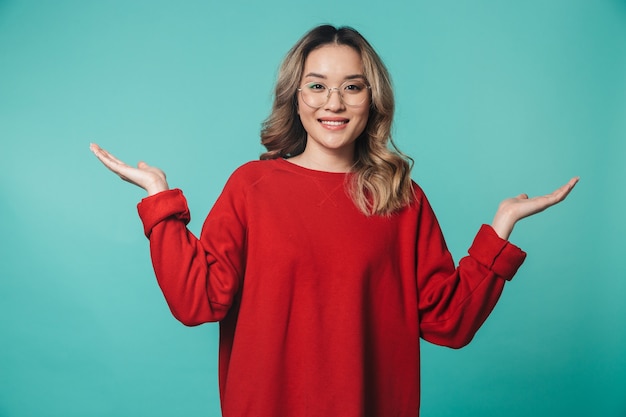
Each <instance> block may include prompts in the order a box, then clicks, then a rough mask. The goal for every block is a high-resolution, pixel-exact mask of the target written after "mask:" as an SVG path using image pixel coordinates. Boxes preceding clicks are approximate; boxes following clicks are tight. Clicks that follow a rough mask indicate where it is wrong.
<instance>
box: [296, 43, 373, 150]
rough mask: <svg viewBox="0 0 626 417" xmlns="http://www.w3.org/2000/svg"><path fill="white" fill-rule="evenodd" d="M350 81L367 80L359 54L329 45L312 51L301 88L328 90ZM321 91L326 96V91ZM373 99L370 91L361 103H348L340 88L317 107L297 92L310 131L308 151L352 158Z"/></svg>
mask: <svg viewBox="0 0 626 417" xmlns="http://www.w3.org/2000/svg"><path fill="white" fill-rule="evenodd" d="M351 80H352V81H355V84H358V83H367V80H366V79H365V75H364V73H363V64H362V62H361V57H360V55H359V53H358V52H357V51H355V50H354V49H353V48H351V47H349V46H346V45H336V44H329V45H324V46H321V47H319V48H317V49H315V50H313V51H312V52H311V53H309V55H308V57H307V59H306V61H305V63H304V71H303V73H302V78H301V81H300V87H301V88H303V87H305V86H307V85H310V83H320V84H324V85H325V86H326V87H327V88H328V89H334V88H339V87H340V86H342V84H344V83H345V82H346V81H351ZM350 85H351V84H350ZM345 86H346V85H345V84H344V87H345ZM315 88H317V85H316V87H315ZM348 88H353V87H348ZM320 94H322V95H323V96H324V97H325V96H326V94H325V93H320ZM344 94H346V93H344ZM370 100H371V98H370V93H369V91H367V97H366V98H365V100H364V101H363V102H362V103H360V104H358V105H346V104H345V103H344V101H343V100H342V98H341V96H340V95H339V92H338V90H333V91H332V93H331V94H330V97H329V98H328V100H326V101H325V102H324V104H322V106H321V107H319V108H314V107H311V106H310V105H308V104H307V103H306V102H305V101H303V97H302V94H298V114H299V115H300V120H301V121H302V125H303V126H304V129H305V130H306V132H307V144H306V149H305V153H309V154H310V153H311V152H318V153H319V152H323V153H325V154H326V155H328V154H329V153H330V154H333V155H334V156H342V157H345V158H349V159H350V160H351V161H352V160H353V159H354V143H355V140H356V138H358V137H359V135H360V134H361V133H362V132H363V130H364V129H365V126H366V125H367V118H368V114H369V106H370Z"/></svg>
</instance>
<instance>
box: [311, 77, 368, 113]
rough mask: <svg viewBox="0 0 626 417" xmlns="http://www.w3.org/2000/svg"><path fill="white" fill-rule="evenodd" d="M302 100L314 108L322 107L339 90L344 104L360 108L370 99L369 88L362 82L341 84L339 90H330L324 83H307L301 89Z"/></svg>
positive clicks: (355, 81) (352, 81)
mask: <svg viewBox="0 0 626 417" xmlns="http://www.w3.org/2000/svg"><path fill="white" fill-rule="evenodd" d="M299 90H300V94H301V95H302V100H303V101H304V102H305V103H306V104H307V105H309V106H311V107H314V108H319V107H322V106H323V105H324V104H325V103H326V102H327V101H328V99H329V97H330V95H331V94H332V93H333V92H335V90H337V92H338V93H339V95H340V96H341V99H342V100H343V102H344V104H346V105H348V106H358V105H360V104H363V103H364V102H365V101H366V100H367V98H368V97H369V86H368V85H367V84H366V83H364V82H363V81H360V80H350V81H346V82H345V83H343V84H341V86H340V87H338V88H330V89H329V88H328V87H327V86H326V85H324V84H322V83H316V82H311V83H307V84H305V85H303V86H302V88H300V89H299Z"/></svg>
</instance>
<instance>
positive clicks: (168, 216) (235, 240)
mask: <svg viewBox="0 0 626 417" xmlns="http://www.w3.org/2000/svg"><path fill="white" fill-rule="evenodd" d="M232 188H233V187H228V184H227V186H226V187H225V189H224V191H223V192H222V194H221V196H220V197H219V198H218V201H217V202H216V203H215V205H214V207H213V209H212V210H211V212H210V213H209V216H208V217H207V220H206V221H205V224H204V226H203V232H202V235H201V239H198V238H197V237H196V236H194V234H193V233H191V232H190V231H189V230H188V229H187V226H186V225H187V223H188V222H189V220H190V215H189V209H188V208H187V202H186V199H185V197H184V196H183V194H182V192H181V191H180V190H178V189H174V190H168V191H164V192H161V193H159V194H156V195H153V196H150V197H147V198H145V199H143V200H142V201H141V202H140V203H139V205H138V206H137V208H138V211H139V216H140V218H141V220H142V222H143V225H144V231H145V234H146V236H147V237H148V238H149V240H150V255H151V258H152V265H153V267H154V272H155V275H156V278H157V281H158V283H159V287H160V288H161V291H162V292H163V295H164V296H165V299H166V301H167V303H168V306H169V308H170V310H171V312H172V314H173V315H174V317H175V318H176V319H178V320H179V321H180V322H182V323H183V324H185V325H187V326H195V325H198V324H201V323H205V322H210V321H219V320H221V319H223V318H224V317H225V316H226V314H227V313H228V311H229V308H230V306H231V305H232V303H233V300H234V298H235V296H236V294H237V292H238V290H239V286H240V282H241V277H242V276H243V263H244V261H243V259H244V256H243V251H244V250H243V247H244V240H245V226H244V224H243V222H242V221H241V216H240V215H241V208H242V204H238V200H237V199H235V198H234V197H235V195H236V194H237V193H236V192H234V191H233V190H232Z"/></svg>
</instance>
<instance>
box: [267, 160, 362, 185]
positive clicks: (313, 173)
mask: <svg viewBox="0 0 626 417" xmlns="http://www.w3.org/2000/svg"><path fill="white" fill-rule="evenodd" d="M276 161H277V162H278V163H279V164H280V165H281V166H282V167H283V168H285V169H287V170H289V171H291V172H294V173H296V174H300V175H306V176H309V177H315V178H321V179H341V180H343V179H345V178H346V177H348V176H350V175H352V172H329V171H319V170H316V169H311V168H306V167H303V166H300V165H297V164H294V163H293V162H289V160H287V159H285V158H277V159H276Z"/></svg>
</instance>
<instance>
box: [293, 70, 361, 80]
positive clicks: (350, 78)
mask: <svg viewBox="0 0 626 417" xmlns="http://www.w3.org/2000/svg"><path fill="white" fill-rule="evenodd" d="M304 77H314V78H322V79H324V80H325V79H326V76H325V75H323V74H318V73H316V72H309V73H308V74H307V75H305V76H304ZM357 79H362V80H365V75H363V74H352V75H347V76H346V77H344V80H357Z"/></svg>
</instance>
